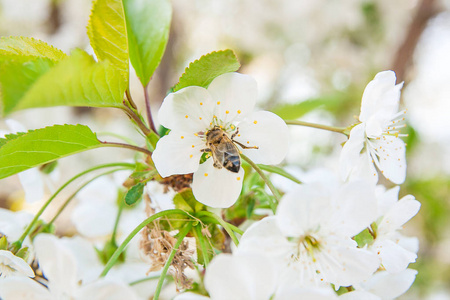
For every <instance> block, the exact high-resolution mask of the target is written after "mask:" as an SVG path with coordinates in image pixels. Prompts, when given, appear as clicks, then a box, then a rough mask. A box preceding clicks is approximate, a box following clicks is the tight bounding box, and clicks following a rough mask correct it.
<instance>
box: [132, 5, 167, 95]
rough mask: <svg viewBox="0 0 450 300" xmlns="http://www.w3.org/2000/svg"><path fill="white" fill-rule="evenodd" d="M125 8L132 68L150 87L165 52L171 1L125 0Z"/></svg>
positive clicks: (142, 81)
mask: <svg viewBox="0 0 450 300" xmlns="http://www.w3.org/2000/svg"><path fill="white" fill-rule="evenodd" d="M123 5H124V9H125V17H126V23H127V32H128V47H129V51H130V60H131V64H132V65H133V68H134V69H135V71H136V74H137V76H138V77H139V79H140V81H141V83H142V85H143V86H147V84H148V82H149V81H150V78H151V77H152V75H153V72H155V69H156V68H157V67H158V65H159V63H160V61H161V58H162V56H163V54H164V50H165V49H166V45H167V40H168V39H169V29H170V22H171V19H172V7H171V5H170V1H168V0H146V1H143V0H123Z"/></svg>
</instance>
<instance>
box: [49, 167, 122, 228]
mask: <svg viewBox="0 0 450 300" xmlns="http://www.w3.org/2000/svg"><path fill="white" fill-rule="evenodd" d="M122 170H127V168H118V169H114V170H109V171H107V172H103V173H101V174H99V175H97V176H95V177H93V178H91V179H90V180H88V181H86V182H85V183H84V184H83V185H82V186H80V187H79V188H78V189H77V190H76V191H75V192H73V194H72V195H70V197H69V198H67V200H66V201H65V202H64V204H63V205H62V206H61V207H60V208H59V210H58V212H57V213H56V215H55V216H54V217H53V219H52V220H51V221H50V222H49V223H48V224H47V226H50V225H51V224H53V223H54V222H55V221H56V219H57V218H58V217H59V215H60V214H61V213H62V212H63V210H64V209H65V208H66V207H67V205H69V203H70V201H72V199H73V198H75V196H76V195H77V194H78V193H79V192H80V191H81V190H82V189H83V188H84V187H85V186H87V185H88V184H89V183H91V182H92V181H94V180H95V179H97V178H99V177H102V176H105V175H108V174H111V173H115V172H117V171H122Z"/></svg>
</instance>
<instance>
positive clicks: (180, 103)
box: [158, 86, 215, 133]
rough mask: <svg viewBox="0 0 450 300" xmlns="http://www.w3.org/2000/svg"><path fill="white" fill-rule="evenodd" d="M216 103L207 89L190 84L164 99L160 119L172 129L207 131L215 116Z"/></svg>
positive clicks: (194, 131) (159, 114) (192, 131)
mask: <svg viewBox="0 0 450 300" xmlns="http://www.w3.org/2000/svg"><path fill="white" fill-rule="evenodd" d="M214 104H215V103H213V101H212V99H211V96H210V94H209V93H208V91H207V90H206V89H204V88H202V87H198V86H189V87H186V88H184V89H181V90H179V91H178V92H176V93H171V94H169V95H168V96H167V97H166V98H165V99H164V101H163V103H162V105H161V108H160V109H159V113H158V120H159V122H160V123H161V125H163V126H164V127H167V128H169V129H171V130H177V131H185V132H188V133H196V132H200V131H205V129H206V128H208V127H209V123H210V122H211V120H212V118H213V110H214Z"/></svg>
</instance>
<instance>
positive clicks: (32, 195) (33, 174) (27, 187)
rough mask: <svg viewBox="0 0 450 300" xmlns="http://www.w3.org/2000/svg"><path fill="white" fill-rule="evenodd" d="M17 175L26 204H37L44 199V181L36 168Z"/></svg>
mask: <svg viewBox="0 0 450 300" xmlns="http://www.w3.org/2000/svg"><path fill="white" fill-rule="evenodd" d="M18 175H19V180H20V183H21V184H22V187H23V189H24V191H25V200H26V201H27V202H28V203H33V202H37V201H39V200H42V198H44V181H43V180H42V174H41V172H39V169H38V168H32V169H28V170H26V171H23V172H20V173H19V174H18Z"/></svg>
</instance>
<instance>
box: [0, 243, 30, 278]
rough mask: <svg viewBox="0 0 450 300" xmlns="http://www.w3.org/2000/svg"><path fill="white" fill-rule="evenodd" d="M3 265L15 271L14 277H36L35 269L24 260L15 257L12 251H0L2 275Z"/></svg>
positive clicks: (0, 271)
mask: <svg viewBox="0 0 450 300" xmlns="http://www.w3.org/2000/svg"><path fill="white" fill-rule="evenodd" d="M2 265H3V266H6V267H7V268H11V269H13V270H15V272H14V274H13V275H14V276H17V275H22V276H28V277H34V272H33V269H31V267H30V266H29V265H28V264H27V263H26V262H25V261H24V260H23V259H22V258H20V257H17V256H15V255H14V254H12V253H11V252H10V251H6V250H0V273H2ZM0 277H1V276H0Z"/></svg>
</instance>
